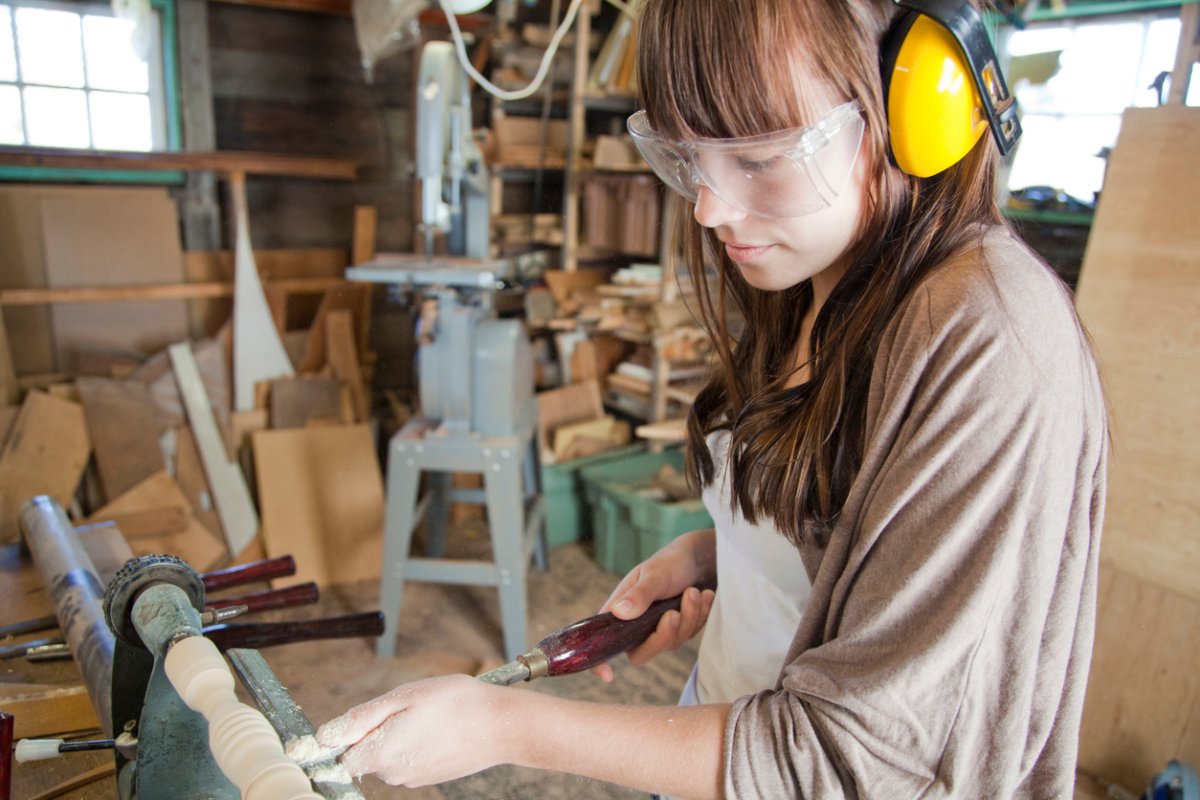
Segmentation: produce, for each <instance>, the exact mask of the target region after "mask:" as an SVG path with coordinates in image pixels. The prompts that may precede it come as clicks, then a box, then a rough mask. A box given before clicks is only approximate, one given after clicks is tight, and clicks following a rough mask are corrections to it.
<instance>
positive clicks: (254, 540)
mask: <svg viewBox="0 0 1200 800" xmlns="http://www.w3.org/2000/svg"><path fill="white" fill-rule="evenodd" d="M357 291H358V287H345V288H337V289H330V290H327V291H326V293H325V295H324V297H323V299H322V301H321V304H320V306H319V308H318V310H317V313H316V317H315V319H314V322H313V325H312V327H311V328H309V329H307V330H303V331H298V332H291V333H289V334H288V335H287V336H285V337H284V338H285V339H286V340H288V343H289V345H290V346H289V347H288V348H287V349H288V350H289V351H290V354H289V355H290V360H291V361H292V366H293V368H294V374H292V375H287V376H281V377H278V378H274V379H271V380H266V381H260V382H258V383H257V384H256V385H255V387H254V393H253V403H252V407H251V408H248V409H245V410H237V409H236V407H235V403H234V401H233V395H234V392H233V387H232V380H231V368H230V364H231V355H230V354H231V348H232V336H231V335H230V328H229V326H226V327H225V329H224V331H223V333H222V334H219V335H218V336H217V337H215V338H209V339H202V340H195V341H191V342H183V343H180V344H176V345H172V346H171V347H169V348H168V349H166V350H163V351H160V352H158V353H156V354H154V355H153V356H151V357H150V358H148V359H145V360H144V361H142V362H140V363H136V362H133V361H131V360H130V358H129V357H128V356H124V357H117V358H110V359H104V358H96V357H92V358H90V359H84V358H81V359H79V360H78V361H77V364H78V366H79V367H80V368H81V369H82V370H83V372H87V373H91V374H79V375H77V376H76V377H75V378H74V379H73V380H69V381H65V382H60V383H55V384H51V385H49V386H46V387H43V388H35V389H30V390H28V391H26V392H25V394H24V397H23V399H22V400H21V402H20V404H19V405H15V406H9V407H6V408H3V409H2V410H0V436H3V445H2V447H0V541H3V542H12V541H15V540H16V538H17V536H18V534H19V531H18V516H19V513H20V509H21V507H22V505H23V504H24V503H25V502H26V501H27V500H28V499H29V498H31V497H33V496H35V495H38V494H48V495H50V496H52V497H54V498H55V499H56V500H58V501H59V502H60V503H61V504H62V505H63V507H64V508H67V509H69V513H70V515H71V516H72V519H73V521H74V522H76V523H78V524H81V525H82V524H91V523H98V522H103V521H108V522H112V523H115V524H116V525H117V527H118V528H119V529H120V531H121V533H122V534H123V535H124V536H125V538H126V540H127V541H128V542H129V545H130V547H131V549H132V550H133V551H134V553H135V554H138V555H141V554H146V553H170V554H173V555H177V556H179V557H181V558H183V559H184V560H186V561H187V562H188V563H189V564H191V565H192V566H193V567H195V568H196V569H198V570H207V569H212V568H215V567H220V566H223V565H226V564H229V563H233V562H237V561H247V560H254V559H257V558H261V557H263V556H264V555H282V554H293V555H294V556H295V557H296V561H297V563H298V565H299V573H298V574H299V576H300V577H302V578H305V579H308V580H314V581H316V582H318V583H319V584H332V583H339V582H347V581H355V580H361V579H366V578H372V577H375V576H377V574H378V560H379V559H378V550H379V542H380V536H381V532H382V518H383V490H382V478H381V470H380V467H379V462H378V459H377V457H376V453H375V445H374V438H373V435H372V433H371V429H370V427H369V425H368V422H369V416H370V413H371V407H370V398H369V390H368V387H367V384H366V382H365V381H364V379H363V374H362V368H361V364H360V358H359V355H358V349H359V345H358V342H357V341H356V335H355V331H356V330H358V321H357V320H356V319H355V317H356V315H357V314H360V313H362V312H361V308H362V304H361V303H359V302H358V300H357V298H356V297H355V292H357ZM335 552H336V553H337V558H333V557H331V556H332V554H333V553H335ZM327 554H328V555H327Z"/></svg>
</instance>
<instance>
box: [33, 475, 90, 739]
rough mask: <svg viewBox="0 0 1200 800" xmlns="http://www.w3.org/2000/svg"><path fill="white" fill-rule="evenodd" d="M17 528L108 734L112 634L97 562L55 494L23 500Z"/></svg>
mask: <svg viewBox="0 0 1200 800" xmlns="http://www.w3.org/2000/svg"><path fill="white" fill-rule="evenodd" d="M21 528H22V530H23V531H24V533H25V541H26V543H27V544H28V546H29V550H30V552H31V553H32V554H33V560H34V563H35V564H36V565H37V568H38V573H39V574H40V575H41V578H42V585H43V586H45V587H46V589H47V591H48V592H49V593H50V598H51V600H52V601H53V603H54V614H55V616H56V617H58V625H59V627H60V628H62V630H63V632H64V634H65V635H66V639H67V644H68V645H70V648H71V653H72V655H73V656H74V658H75V661H76V663H77V664H78V665H79V671H80V672H81V673H82V674H83V680H84V682H85V683H86V684H87V689H88V696H90V697H91V699H92V706H93V707H94V708H95V709H96V717H97V718H98V719H99V720H100V725H101V727H102V728H103V729H104V732H105V734H106V735H107V736H110V737H111V736H112V697H111V686H112V664H113V635H112V632H111V631H110V630H109V629H108V624H107V623H106V622H105V620H104V607H103V600H104V586H103V585H102V584H101V583H100V578H99V576H98V575H97V574H96V567H95V566H94V565H93V564H92V559H91V557H89V556H88V554H87V551H86V550H84V549H83V544H82V543H81V542H80V540H79V535H78V534H77V533H76V532H75V528H74V526H72V525H71V521H70V520H69V519H67V514H66V512H65V511H63V509H62V506H60V505H59V504H58V503H57V502H55V500H54V499H53V498H51V497H47V496H46V495H39V496H38V497H35V498H33V499H32V500H30V501H29V502H27V503H26V504H25V505H24V507H22V509H21Z"/></svg>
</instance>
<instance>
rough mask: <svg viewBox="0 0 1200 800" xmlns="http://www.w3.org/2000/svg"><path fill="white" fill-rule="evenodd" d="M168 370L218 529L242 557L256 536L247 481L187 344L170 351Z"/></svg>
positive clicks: (230, 550) (179, 345) (172, 348)
mask: <svg viewBox="0 0 1200 800" xmlns="http://www.w3.org/2000/svg"><path fill="white" fill-rule="evenodd" d="M169 354H170V358H171V368H172V370H173V371H174V372H175V379H176V380H177V381H178V382H179V393H180V395H181V397H182V398H183V405H184V407H185V408H186V409H187V418H188V422H189V424H190V425H191V427H192V434H193V435H194V436H195V437H196V446H197V449H198V450H199V452H200V460H201V462H202V463H203V464H204V476H205V478H206V479H207V481H208V488H209V491H210V492H211V493H212V498H213V505H214V506H216V509H217V515H218V516H219V517H220V518H221V528H222V531H223V532H224V535H225V543H226V545H227V547H228V548H229V553H230V554H231V555H232V556H234V557H236V556H238V555H239V554H241V552H242V550H244V549H245V548H246V547H247V546H248V545H249V544H250V542H251V541H252V540H253V539H254V537H255V536H256V535H257V533H258V513H257V512H256V511H255V508H254V503H253V501H252V500H251V499H250V491H249V488H248V487H247V486H246V479H245V477H244V476H243V475H242V471H241V468H240V467H239V466H238V465H237V462H236V461H231V460H230V458H229V454H228V452H227V451H226V449H225V440H224V438H223V437H222V436H221V432H220V430H219V429H218V428H217V423H216V418H215V417H214V416H213V410H212V406H211V405H210V404H209V400H208V395H207V394H206V393H205V391H204V384H203V382H202V380H201V378H200V371H199V369H198V368H197V367H196V360H195V358H193V356H192V350H191V347H189V346H188V345H187V344H186V343H184V344H176V345H172V346H171V348H170V350H169Z"/></svg>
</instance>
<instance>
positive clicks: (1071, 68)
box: [1008, 16, 1180, 203]
mask: <svg viewBox="0 0 1200 800" xmlns="http://www.w3.org/2000/svg"><path fill="white" fill-rule="evenodd" d="M1179 30H1180V23H1179V20H1178V19H1177V18H1174V19H1170V18H1156V17H1152V16H1143V17H1125V18H1121V19H1116V20H1114V19H1100V20H1080V21H1071V22H1052V23H1046V24H1037V23H1035V24H1031V25H1030V26H1029V27H1028V28H1026V29H1025V30H1019V31H1013V32H1012V34H1011V35H1010V37H1009V40H1008V51H1009V54H1010V56H1011V57H1012V65H1013V66H1012V74H1013V75H1015V76H1017V77H1016V78H1015V79H1014V80H1013V86H1012V90H1013V93H1014V94H1015V95H1016V97H1017V102H1018V103H1019V104H1020V107H1021V124H1022V126H1023V128H1024V135H1023V136H1022V137H1021V141H1020V143H1019V144H1018V146H1017V151H1016V154H1015V156H1014V158H1013V163H1012V168H1011V170H1010V172H1009V179H1008V187H1009V189H1010V190H1012V191H1017V190H1020V189H1023V188H1027V187H1031V186H1049V187H1052V188H1054V189H1056V190H1060V191H1064V192H1066V193H1067V194H1069V195H1071V196H1072V197H1074V198H1076V199H1078V200H1082V201H1084V202H1088V203H1090V202H1092V201H1093V200H1094V197H1095V193H1096V192H1098V191H1100V188H1101V185H1102V183H1103V181H1104V167H1105V161H1104V158H1103V154H1104V153H1105V152H1107V150H1108V149H1109V148H1111V147H1112V146H1113V145H1114V144H1115V143H1116V140H1117V133H1118V131H1119V130H1120V126H1121V114H1122V112H1124V110H1125V109H1126V108H1129V107H1131V106H1152V105H1156V104H1157V102H1158V94H1157V92H1156V90H1155V89H1153V88H1151V84H1152V83H1153V81H1154V80H1155V78H1156V76H1158V75H1159V73H1161V72H1163V71H1167V72H1170V70H1171V69H1172V67H1173V66H1174V63H1175V50H1176V48H1177V46H1178V42H1179ZM1056 54H1057V56H1056ZM1055 58H1057V66H1055ZM1047 59H1048V61H1047ZM1047 63H1048V64H1049V68H1047V67H1046V65H1047ZM1022 75H1026V76H1028V77H1027V78H1023V77H1020V76H1022Z"/></svg>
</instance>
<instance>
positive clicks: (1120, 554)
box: [1077, 107, 1200, 788]
mask: <svg viewBox="0 0 1200 800" xmlns="http://www.w3.org/2000/svg"><path fill="white" fill-rule="evenodd" d="M1197 174H1200V109H1196V108H1182V107H1174V108H1172V107H1164V108H1155V109H1130V110H1128V111H1127V112H1126V113H1125V116H1124V119H1123V121H1122V126H1121V133H1120V137H1119V139H1118V141H1117V146H1116V148H1115V149H1114V152H1113V153H1112V156H1111V157H1110V158H1109V162H1108V169H1107V174H1106V178H1105V185H1104V190H1103V193H1102V196H1101V200H1100V204H1099V207H1098V209H1097V213H1096V217H1095V220H1094V223H1093V226H1092V231H1091V234H1090V237H1089V239H1088V246H1087V251H1086V253H1085V255H1084V262H1083V267H1082V270H1081V272H1080V278H1079V288H1078V297H1077V304H1078V307H1079V311H1080V315H1081V316H1082V318H1083V320H1084V323H1085V325H1086V326H1087V327H1088V329H1089V331H1090V333H1091V336H1092V339H1093V342H1094V344H1095V348H1096V353H1097V357H1098V358H1099V361H1100V364H1101V369H1102V370H1103V374H1104V380H1105V386H1106V392H1107V397H1108V404H1109V410H1110V413H1111V419H1112V439H1113V448H1112V460H1111V468H1110V472H1109V494H1108V508H1107V512H1106V515H1105V529H1104V540H1103V543H1102V545H1101V551H1100V552H1101V562H1102V580H1101V583H1100V596H1099V614H1098V631H1097V638H1096V648H1095V655H1094V657H1093V669H1092V677H1091V683H1090V685H1089V689H1088V695H1087V704H1086V707H1085V711H1084V720H1083V733H1082V742H1081V748H1080V768H1081V769H1082V770H1084V771H1086V772H1088V773H1090V774H1094V775H1099V776H1102V777H1104V778H1106V779H1108V780H1116V781H1118V782H1122V783H1125V785H1127V786H1131V787H1133V788H1137V787H1139V786H1142V785H1144V783H1145V781H1146V779H1147V777H1148V776H1149V775H1152V774H1154V773H1155V772H1157V771H1158V770H1160V769H1162V767H1163V766H1164V765H1165V764H1166V762H1167V761H1168V760H1169V759H1170V758H1175V757H1181V758H1186V759H1187V760H1190V761H1191V762H1193V763H1200V741H1198V734H1197V731H1200V684H1197V683H1196V681H1195V674H1196V670H1195V664H1196V663H1197V662H1200V633H1198V632H1200V581H1198V580H1197V577H1196V576H1197V575H1200V537H1198V536H1197V534H1196V531H1197V530H1200V503H1197V501H1196V497H1197V494H1196V486H1197V485H1198V484H1200V426H1197V425H1196V419H1197V418H1198V417H1200V323H1198V320H1200V226H1197V225H1196V209H1197V208H1200V182H1198V181H1195V180H1180V176H1194V175H1197Z"/></svg>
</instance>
